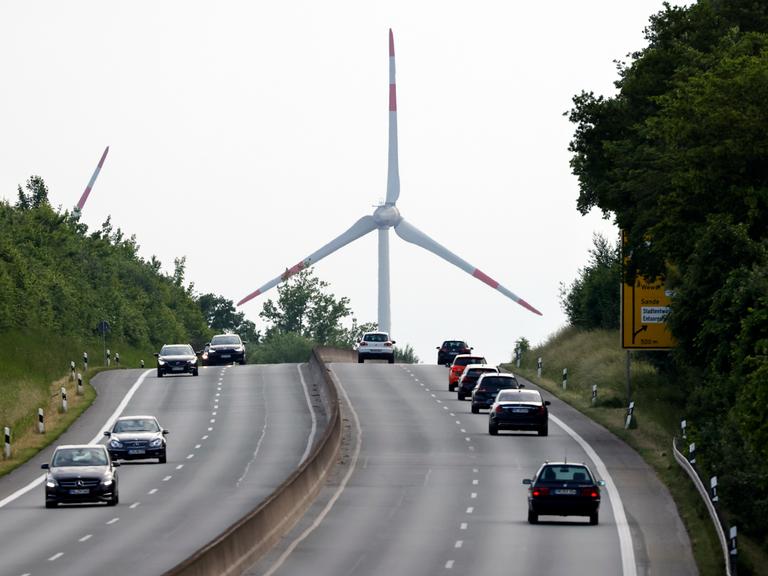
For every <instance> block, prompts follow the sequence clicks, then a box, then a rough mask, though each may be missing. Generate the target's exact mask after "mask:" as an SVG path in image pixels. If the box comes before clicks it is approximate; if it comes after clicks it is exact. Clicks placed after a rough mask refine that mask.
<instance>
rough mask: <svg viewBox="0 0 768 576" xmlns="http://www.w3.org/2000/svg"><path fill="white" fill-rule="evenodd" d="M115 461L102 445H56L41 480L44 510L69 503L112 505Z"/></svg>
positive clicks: (115, 474)
mask: <svg viewBox="0 0 768 576" xmlns="http://www.w3.org/2000/svg"><path fill="white" fill-rule="evenodd" d="M119 465H120V464H119V463H118V462H112V460H111V458H110V457H109V453H108V452H107V449H106V447H105V446H102V445H100V444H77V445H63V446H58V447H57V448H56V450H55V451H54V453H53V456H52V457H51V462H50V463H49V464H43V465H42V466H41V468H42V469H43V470H48V474H47V476H46V478H45V507H46V508H55V507H56V506H58V505H59V504H65V503H73V502H106V503H107V505H109V506H115V505H116V504H117V503H118V501H119V496H118V488H117V471H116V470H115V467H116V466H119Z"/></svg>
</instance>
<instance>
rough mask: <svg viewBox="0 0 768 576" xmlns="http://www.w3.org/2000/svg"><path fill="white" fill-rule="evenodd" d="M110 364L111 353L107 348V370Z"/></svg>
mask: <svg viewBox="0 0 768 576" xmlns="http://www.w3.org/2000/svg"><path fill="white" fill-rule="evenodd" d="M110 364H112V352H110V351H109V348H107V368H109V365H110Z"/></svg>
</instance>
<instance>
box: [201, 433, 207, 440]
mask: <svg viewBox="0 0 768 576" xmlns="http://www.w3.org/2000/svg"><path fill="white" fill-rule="evenodd" d="M200 440H208V434H206V435H205V436H203V437H202V438H200Z"/></svg>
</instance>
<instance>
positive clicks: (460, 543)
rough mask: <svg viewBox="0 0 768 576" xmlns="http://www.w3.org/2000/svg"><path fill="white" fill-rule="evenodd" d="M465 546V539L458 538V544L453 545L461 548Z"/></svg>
mask: <svg viewBox="0 0 768 576" xmlns="http://www.w3.org/2000/svg"><path fill="white" fill-rule="evenodd" d="M462 546H464V540H456V544H454V545H453V547H454V548H461V547H462Z"/></svg>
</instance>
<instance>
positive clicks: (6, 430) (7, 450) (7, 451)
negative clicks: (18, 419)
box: [3, 426, 11, 459]
mask: <svg viewBox="0 0 768 576" xmlns="http://www.w3.org/2000/svg"><path fill="white" fill-rule="evenodd" d="M3 432H4V433H5V450H4V451H3V454H5V457H6V459H8V458H10V457H11V429H10V428H8V426H6V427H5V428H4V429H3Z"/></svg>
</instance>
